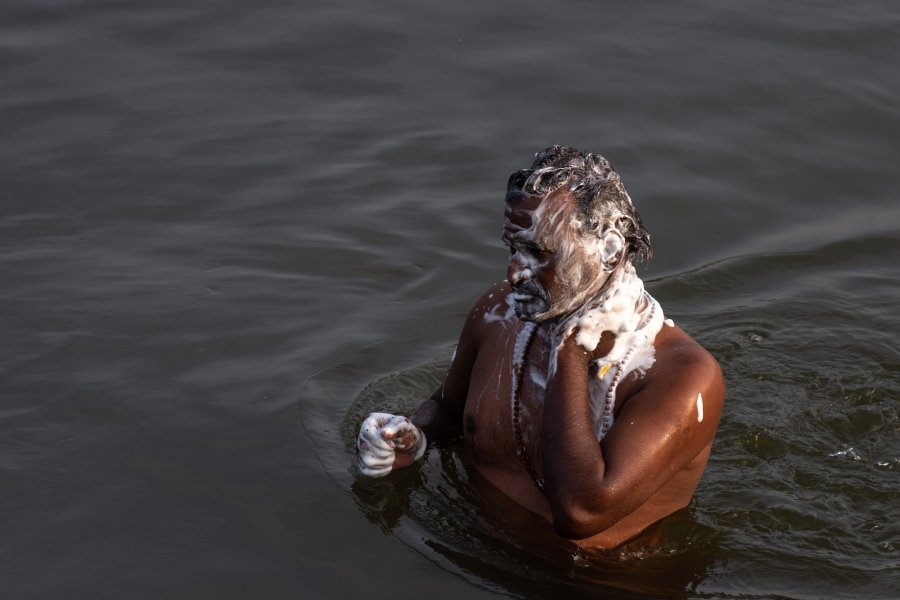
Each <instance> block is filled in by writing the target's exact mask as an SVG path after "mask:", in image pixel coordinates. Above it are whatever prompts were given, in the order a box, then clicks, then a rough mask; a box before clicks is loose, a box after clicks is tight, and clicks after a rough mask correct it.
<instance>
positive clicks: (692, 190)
mask: <svg viewBox="0 0 900 600" xmlns="http://www.w3.org/2000/svg"><path fill="white" fill-rule="evenodd" d="M898 64H900V4H897V3H896V2H891V1H890V0H882V1H877V0H871V1H870V0H858V1H856V2H837V1H833V0H830V1H828V0H826V1H820V2H808V1H796V2H776V1H774V0H769V1H748V2H732V1H723V2H696V1H695V2H680V3H670V2H641V3H637V2H636V3H619V2H589V1H587V0H563V1H559V2H543V3H537V2H513V1H511V0H495V1H491V2H468V1H465V0H463V1H458V2H443V3H438V2H428V1H422V0H419V1H416V2H411V1H406V0H395V1H393V2H389V3H372V2H363V1H358V0H337V1H331V2H322V1H320V0H307V1H304V2H287V1H279V0H260V1H258V2H253V3H250V2H237V1H234V0H227V1H221V2H211V1H200V0H180V1H178V2H174V1H172V0H157V1H155V2H147V3H126V2H112V1H109V0H83V1H82V0H69V1H65V2H63V1H61V0H5V1H4V2H3V9H2V18H0V82H2V93H0V132H2V137H0V278H2V282H3V285H2V289H0V339H2V342H3V343H2V345H0V514H2V521H0V522H2V529H0V531H2V537H0V597H2V598H4V599H5V598H345V597H351V596H359V595H361V594H378V595H379V596H389V597H394V598H417V597H423V598H429V599H433V598H495V597H515V598H529V599H531V598H559V597H574V598H588V597H592V598H593V597H596V598H620V597H621V598H646V597H661V598H672V597H675V598H677V597H690V598H732V599H738V598H740V599H744V600H746V599H757V598H760V599H761V598H782V599H785V598H791V599H812V598H895V597H897V590H898V589H900V473H898V470H900V421H898V412H900V351H898V336H900V311H898V310H897V305H898V298H900V186H898V183H900V177H898V172H900V68H898ZM554 143H561V144H568V145H572V146H575V147H578V148H582V149H590V150H593V151H596V152H600V153H602V154H604V155H605V156H607V157H608V158H609V159H610V160H611V161H612V163H613V164H614V165H615V167H616V169H617V170H618V171H619V173H620V174H621V175H622V178H623V181H624V182H625V185H626V187H627V188H628V190H629V192H630V194H631V196H632V197H633V198H634V200H635V203H636V205H637V206H638V208H639V209H640V211H641V213H642V216H643V220H644V223H645V225H646V226H647V228H648V229H649V230H650V232H651V234H652V237H653V242H654V250H655V256H654V258H653V260H652V261H651V262H650V263H649V264H648V265H647V266H646V267H645V268H643V269H642V270H641V271H640V273H641V276H642V277H643V278H644V279H645V281H646V282H647V286H648V288H649V289H650V291H651V292H652V293H653V294H654V296H655V297H656V298H657V299H659V300H660V302H661V303H662V305H663V307H664V308H665V310H666V313H667V315H668V316H670V317H672V318H674V320H675V321H676V322H677V323H678V324H679V325H681V326H682V327H683V328H684V329H685V330H687V331H688V332H689V333H691V334H692V335H693V336H695V337H696V338H697V339H698V340H699V341H700V342H701V343H703V344H704V345H705V346H706V347H707V348H708V349H709V350H710V351H711V352H712V353H713V354H714V355H715V356H716V358H717V359H718V360H719V361H720V363H721V365H722V368H723V370H724V373H725V377H726V380H727V383H728V401H727V405H726V408H725V412H724V415H723V417H722V421H721V425H720V428H719V433H718V437H717V438H716V442H715V446H714V449H713V455H712V458H711V460H710V463H709V467H708V469H707V472H706V474H705V476H704V479H703V481H702V482H701V484H700V487H699V488H698V490H697V493H696V496H695V499H694V501H693V502H692V504H691V506H690V507H689V508H687V509H685V510H682V511H680V512H678V513H676V514H675V515H672V516H671V517H670V518H668V519H666V520H665V521H663V523H661V524H660V525H659V526H658V527H657V531H656V532H655V533H654V536H655V538H656V542H655V543H654V544H651V545H641V544H631V545H628V546H626V547H624V548H621V549H619V550H616V551H612V552H605V553H601V552H597V553H579V552H575V551H574V550H573V549H572V547H570V546H568V545H567V544H565V543H563V542H562V541H560V540H559V539H557V538H555V537H554V536H553V535H552V534H551V533H549V531H548V529H547V527H546V526H545V525H542V524H541V523H536V522H535V521H534V519H533V518H531V516H530V515H528V514H523V512H522V511H521V510H520V509H518V508H517V507H516V506H515V505H513V504H511V502H510V501H509V499H507V498H504V497H501V496H500V495H499V493H497V492H496V491H495V490H492V489H491V488H490V487H489V486H485V485H484V482H482V481H480V480H479V478H478V476H477V475H476V474H475V473H474V472H472V471H471V470H470V468H469V464H468V460H467V457H466V456H465V453H464V451H463V450H462V449H460V448H447V449H442V450H431V451H430V452H429V454H428V456H427V458H426V460H425V462H424V463H423V464H422V465H421V466H420V467H414V468H412V469H409V470H407V471H404V472H398V473H394V474H393V475H392V476H391V477H388V478H386V479H382V480H375V481H371V480H361V479H359V478H358V476H357V474H356V471H355V469H354V468H353V466H352V465H353V460H354V455H353V452H352V439H353V435H354V432H355V428H356V427H357V425H358V423H359V421H360V420H361V419H362V418H363V416H364V415H365V414H366V413H367V412H368V411H369V410H373V409H376V408H387V409H391V410H395V411H399V410H411V409H412V408H414V407H415V406H416V405H417V404H418V402H420V401H421V400H422V399H423V398H424V397H425V396H426V395H427V394H429V393H430V392H431V391H432V389H433V388H434V387H435V386H436V385H437V382H438V381H439V380H440V378H441V377H442V371H443V369H444V368H446V366H447V364H448V362H449V360H450V355H451V354H452V352H453V348H454V345H455V342H456V336H457V334H458V332H459V329H460V327H461V323H462V320H463V318H464V317H465V315H466V313H467V312H468V309H469V308H470V306H471V303H472V302H473V301H474V300H475V298H476V297H477V296H478V295H479V294H480V293H481V291H482V290H484V289H485V288H486V286H488V285H489V284H490V283H492V282H495V281H498V280H500V279H502V278H503V277H504V276H505V256H506V252H505V251H504V248H503V247H502V245H501V243H500V241H499V235H500V225H501V218H502V209H503V193H504V191H505V185H506V179H507V177H508V175H509V173H510V172H512V171H513V170H516V169H519V168H522V167H525V166H527V165H528V164H529V163H530V160H531V156H532V154H533V153H534V152H536V151H538V150H540V149H542V148H544V147H546V146H548V145H550V144H554Z"/></svg>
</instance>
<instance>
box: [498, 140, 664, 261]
mask: <svg viewBox="0 0 900 600" xmlns="http://www.w3.org/2000/svg"><path fill="white" fill-rule="evenodd" d="M563 186H567V187H568V189H569V191H570V192H571V193H572V195H573V196H574V197H575V206H576V207H577V210H578V213H579V216H580V217H581V218H582V233H584V234H591V233H593V234H599V233H601V232H602V231H604V230H606V229H608V228H610V227H613V228H615V229H617V230H618V231H619V233H621V234H622V236H623V237H624V238H625V242H626V244H627V245H628V253H627V254H628V257H629V260H631V259H633V258H638V259H640V260H645V261H646V260H647V259H649V258H650V257H651V256H652V255H653V249H652V248H651V247H650V234H649V233H647V230H646V229H644V226H643V225H642V224H641V216H640V215H639V214H638V212H637V209H635V208H634V204H633V203H632V202H631V198H630V197H629V196H628V192H626V191H625V186H623V185H622V180H621V179H620V178H619V174H618V173H616V172H615V171H614V170H613V168H612V165H611V164H610V163H609V161H608V160H606V159H605V158H603V157H602V156H600V155H599V154H593V153H591V152H581V151H579V150H576V149H575V148H570V147H568V146H550V147H549V148H547V149H546V150H544V151H543V152H538V153H537V154H535V156H534V162H533V163H532V164H531V167H529V168H528V169H523V170H521V171H516V172H515V173H513V174H512V175H511V176H510V178H509V185H508V186H507V189H506V202H507V203H512V202H516V201H517V200H520V199H522V198H533V197H540V198H544V197H546V196H547V195H548V194H552V193H553V192H555V191H556V190H558V189H560V188H561V187H563Z"/></svg>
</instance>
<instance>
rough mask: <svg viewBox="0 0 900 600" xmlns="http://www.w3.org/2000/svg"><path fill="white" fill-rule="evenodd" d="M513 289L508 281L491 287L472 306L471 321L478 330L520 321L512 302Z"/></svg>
mask: <svg viewBox="0 0 900 600" xmlns="http://www.w3.org/2000/svg"><path fill="white" fill-rule="evenodd" d="M511 294H512V288H511V287H510V286H509V283H508V282H507V281H505V280H504V281H500V282H498V283H495V284H493V285H492V286H490V287H489V288H488V289H487V290H485V292H484V293H483V294H482V295H481V296H480V297H479V298H478V299H477V300H476V301H475V304H473V305H472V310H471V311H469V321H471V324H472V325H473V326H475V327H477V328H479V329H480V328H482V327H492V326H495V325H498V324H512V323H515V321H516V320H517V319H518V317H516V311H515V309H514V305H513V302H512V296H511Z"/></svg>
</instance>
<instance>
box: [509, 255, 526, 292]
mask: <svg viewBox="0 0 900 600" xmlns="http://www.w3.org/2000/svg"><path fill="white" fill-rule="evenodd" d="M531 277H532V272H531V269H529V268H528V267H527V266H526V265H525V262H524V261H523V260H522V259H521V258H519V253H518V252H517V253H515V254H513V255H512V256H510V257H509V263H507V265H506V280H507V281H508V282H509V284H510V285H518V284H519V283H520V282H522V281H527V280H529V279H531Z"/></svg>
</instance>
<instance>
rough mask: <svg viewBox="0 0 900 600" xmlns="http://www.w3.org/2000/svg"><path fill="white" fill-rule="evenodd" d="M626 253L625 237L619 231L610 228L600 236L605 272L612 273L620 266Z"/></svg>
mask: <svg viewBox="0 0 900 600" xmlns="http://www.w3.org/2000/svg"><path fill="white" fill-rule="evenodd" d="M624 252H625V236H623V235H622V234H621V233H619V230H618V229H613V228H612V227H610V228H609V229H606V230H605V231H603V233H601V234H600V256H601V260H602V262H603V270H604V271H607V272H609V271H612V270H614V269H615V268H616V266H618V264H619V261H620V260H622V255H623V254H624Z"/></svg>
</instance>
